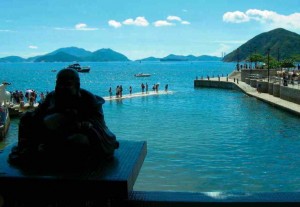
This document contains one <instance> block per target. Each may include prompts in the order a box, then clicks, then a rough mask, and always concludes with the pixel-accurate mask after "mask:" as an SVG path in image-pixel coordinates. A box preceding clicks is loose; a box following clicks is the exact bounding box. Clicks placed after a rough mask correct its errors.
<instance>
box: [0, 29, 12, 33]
mask: <svg viewBox="0 0 300 207" xmlns="http://www.w3.org/2000/svg"><path fill="white" fill-rule="evenodd" d="M0 32H12V30H9V29H0Z"/></svg>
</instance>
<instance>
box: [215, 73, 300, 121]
mask: <svg viewBox="0 0 300 207" xmlns="http://www.w3.org/2000/svg"><path fill="white" fill-rule="evenodd" d="M210 80H212V81H218V78H211V79H210ZM220 81H227V80H226V77H221V78H220ZM228 82H232V83H234V84H235V85H236V86H238V87H239V88H240V89H241V90H242V91H243V92H244V93H246V94H248V95H249V96H252V97H255V98H257V99H259V100H261V101H264V102H267V103H269V104H271V105H273V106H275V107H279V108H281V109H284V110H286V111H289V112H292V113H294V114H295V115H298V116H300V105H299V104H296V103H293V102H290V101H286V100H283V99H281V98H279V97H275V96H273V95H270V94H268V93H258V92H257V90H256V88H253V87H251V86H250V85H248V84H246V83H245V82H242V81H239V83H237V81H236V80H235V82H234V79H233V78H229V79H228ZM289 87H293V88H298V85H294V86H289ZM299 89H300V88H299Z"/></svg>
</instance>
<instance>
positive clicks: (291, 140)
mask: <svg viewBox="0 0 300 207" xmlns="http://www.w3.org/2000/svg"><path fill="white" fill-rule="evenodd" d="M67 65H68V63H18V64H13V63H11V64H9V63H0V70H1V73H0V80H1V81H7V82H10V83H11V85H10V86H9V87H8V90H23V91H25V90H26V89H27V88H30V89H35V90H37V91H38V92H41V91H44V92H45V91H47V90H48V91H51V90H53V89H54V85H55V75H56V73H54V72H51V70H53V69H57V71H58V70H60V69H61V68H63V67H65V66H67ZM82 65H90V66H91V68H92V69H91V72H90V73H89V74H80V78H81V86H82V87H83V88H85V89H88V90H90V91H91V92H93V93H95V94H97V95H100V96H103V97H106V96H108V95H109V94H108V89H109V87H110V86H111V87H112V89H113V91H114V90H115V88H116V86H117V85H122V86H123V89H124V92H123V94H127V93H129V86H130V85H131V86H132V87H133V93H137V92H141V88H140V85H141V83H146V82H147V83H148V85H149V89H151V88H152V85H153V84H155V83H160V90H163V89H164V86H165V84H169V90H170V91H172V92H173V93H172V94H166V95H158V96H148V97H136V98H131V99H124V100H122V101H106V103H105V104H104V106H103V109H104V113H105V120H106V122H107V125H108V127H109V128H110V129H111V130H112V131H113V132H114V133H115V134H116V135H117V138H118V139H120V140H132V141H143V140H145V141H147V145H148V154H147V156H146V160H145V162H144V164H143V167H142V170H141V172H140V174H139V177H138V179H137V182H136V184H135V186H134V189H135V190H158V191H159V190H169V191H197V192H208V191H239V192H245V191H247V192H277V191H299V190H300V178H299V174H300V155H299V152H300V135H299V125H300V119H299V118H298V117H296V116H294V115H292V114H289V113H287V112H284V111H280V110H278V109H276V108H273V107H272V106H269V105H267V104H266V103H263V102H261V101H258V100H256V99H255V98H252V97H248V96H246V95H245V94H243V93H241V92H237V91H231V90H223V89H207V88H194V86H193V81H194V79H195V77H196V76H198V77H201V75H203V76H204V77H206V75H209V76H212V75H215V76H217V75H222V73H223V75H224V76H226V74H230V72H231V71H232V70H233V68H234V65H235V64H234V63H232V64H231V63H222V62H142V63H138V62H117V63H82ZM140 72H143V73H150V74H152V75H151V77H148V78H136V77H134V74H136V73H140ZM17 124H18V119H13V120H12V124H11V127H10V131H9V133H8V136H7V138H6V139H5V140H4V142H2V143H1V144H0V146H1V145H2V146H5V145H6V144H10V143H13V142H15V141H16V139H17Z"/></svg>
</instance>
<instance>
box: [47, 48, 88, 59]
mask: <svg viewBox="0 0 300 207" xmlns="http://www.w3.org/2000/svg"><path fill="white" fill-rule="evenodd" d="M60 52H64V53H67V54H69V55H73V56H76V57H87V56H89V55H91V54H92V52H90V51H87V50H85V49H82V48H78V47H65V48H60V49H57V50H55V51H53V52H51V53H49V54H47V55H55V54H57V53H60Z"/></svg>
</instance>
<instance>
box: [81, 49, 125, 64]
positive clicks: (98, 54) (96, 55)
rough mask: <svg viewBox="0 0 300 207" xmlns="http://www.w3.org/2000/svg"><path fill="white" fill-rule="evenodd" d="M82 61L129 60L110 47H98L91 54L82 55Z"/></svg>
mask: <svg viewBox="0 0 300 207" xmlns="http://www.w3.org/2000/svg"><path fill="white" fill-rule="evenodd" d="M83 60H84V61H89V62H108V61H129V59H128V58H127V57H126V56H125V55H123V54H121V53H118V52H115V51H113V50H112V49H100V50H97V51H95V52H93V53H92V54H91V55H89V56H87V57H84V58H83Z"/></svg>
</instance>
